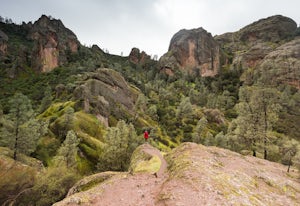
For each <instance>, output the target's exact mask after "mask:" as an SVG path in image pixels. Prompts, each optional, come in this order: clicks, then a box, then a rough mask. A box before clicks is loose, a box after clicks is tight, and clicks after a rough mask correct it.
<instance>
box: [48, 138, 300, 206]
mask: <svg viewBox="0 0 300 206" xmlns="http://www.w3.org/2000/svg"><path fill="white" fill-rule="evenodd" d="M135 153H136V154H134V155H135V156H136V158H133V161H132V164H131V169H130V172H128V173H126V172H124V173H114V174H112V173H107V172H106V173H102V175H98V176H99V177H100V180H101V181H99V183H98V184H90V185H92V186H91V187H87V189H86V190H81V191H79V192H77V193H74V192H72V193H70V194H69V196H68V197H66V198H65V199H64V200H63V201H61V202H59V203H56V204H54V205H55V206H61V205H103V206H104V205H107V206H108V205H110V206H111V205H112V206H117V205H118V206H120V205H124V206H125V205H126V206H127V205H158V206H160V205H161V206H163V205H170V206H174V205H191V206H192V205H298V204H300V183H299V181H298V180H297V178H298V176H297V175H298V174H297V173H296V172H295V171H292V172H291V173H286V167H285V166H283V165H281V164H278V163H274V162H269V161H266V160H262V159H258V158H255V157H250V156H242V155H240V154H237V153H234V152H231V151H229V150H225V149H220V148H216V147H205V146H202V145H197V144H195V143H184V144H182V145H180V146H179V147H177V148H176V149H173V150H172V151H171V152H169V153H167V154H165V155H164V156H161V154H159V151H158V150H157V149H155V148H153V147H152V146H150V145H146V144H144V145H142V146H140V147H139V148H137V150H136V152H135ZM156 157H158V159H156ZM154 159H156V160H157V161H154ZM165 160H166V164H165V163H163V162H164V161H165ZM157 163H160V164H157ZM142 165H144V166H142ZM151 165H152V166H151ZM157 165H160V166H159V167H157ZM141 167H144V168H145V170H141ZM137 168H140V169H139V171H140V172H134V171H135V170H136V169H137ZM147 168H148V169H147ZM149 168H150V169H149ZM154 171H161V174H160V175H156V173H154V174H153V172H154ZM109 175H111V176H109ZM103 176H105V177H108V178H103ZM87 178H89V177H87ZM92 179H93V180H95V178H92ZM85 184H88V182H85Z"/></svg>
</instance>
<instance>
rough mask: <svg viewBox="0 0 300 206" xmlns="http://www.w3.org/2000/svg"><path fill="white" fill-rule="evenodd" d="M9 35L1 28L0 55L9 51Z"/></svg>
mask: <svg viewBox="0 0 300 206" xmlns="http://www.w3.org/2000/svg"><path fill="white" fill-rule="evenodd" d="M7 41H8V36H7V35H6V34H5V33H4V32H3V31H1V30H0V56H3V55H5V54H6V52H7Z"/></svg>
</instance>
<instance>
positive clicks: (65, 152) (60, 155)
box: [54, 130, 80, 168]
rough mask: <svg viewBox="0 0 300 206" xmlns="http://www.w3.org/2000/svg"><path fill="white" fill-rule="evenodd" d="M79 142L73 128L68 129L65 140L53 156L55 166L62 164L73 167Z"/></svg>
mask: <svg viewBox="0 0 300 206" xmlns="http://www.w3.org/2000/svg"><path fill="white" fill-rule="evenodd" d="M79 142H80V140H79V139H78V137H77V135H76V134H75V132H74V131H73V130H70V131H68V133H67V136H66V139H65V141H64V142H63V144H62V145H61V147H60V148H59V149H58V152H57V155H56V156H55V158H54V164H55V165H57V166H59V165H62V164H64V165H65V166H66V167H68V168H70V167H73V166H74V165H75V164H76V155H77V152H78V145H79Z"/></svg>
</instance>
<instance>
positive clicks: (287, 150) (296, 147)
mask: <svg viewBox="0 0 300 206" xmlns="http://www.w3.org/2000/svg"><path fill="white" fill-rule="evenodd" d="M281 152H282V155H283V158H282V162H283V163H284V164H287V165H288V169H287V172H289V171H290V167H291V165H292V163H293V158H294V157H297V158H295V162H296V165H297V166H299V165H298V164H299V162H298V161H299V159H298V158H299V153H300V144H299V142H298V141H296V140H294V139H291V140H288V141H286V142H285V143H284V145H283V146H282V148H281ZM297 155H298V156H297Z"/></svg>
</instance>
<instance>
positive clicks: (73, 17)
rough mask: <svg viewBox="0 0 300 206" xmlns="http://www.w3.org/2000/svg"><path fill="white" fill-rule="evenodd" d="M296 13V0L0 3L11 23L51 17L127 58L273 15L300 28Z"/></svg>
mask: <svg viewBox="0 0 300 206" xmlns="http://www.w3.org/2000/svg"><path fill="white" fill-rule="evenodd" d="M299 9H300V0H0V15H1V16H2V17H8V18H11V19H12V20H13V21H14V22H15V23H21V22H22V21H24V22H26V23H27V22H29V21H32V22H34V21H36V20H37V19H38V18H39V17H40V16H41V15H42V14H45V15H50V16H52V17H54V18H56V19H60V20H62V22H63V23H64V25H65V26H66V27H67V28H69V29H71V30H72V31H73V32H74V33H75V34H76V35H77V38H78V39H79V41H80V42H81V43H82V44H85V45H87V46H91V45H92V44H97V45H98V46H99V47H100V48H102V49H107V50H108V51H109V53H112V54H117V55H120V54H121V53H123V55H125V56H127V55H128V54H129V52H130V50H131V48H133V47H137V48H139V49H140V50H144V51H145V52H146V53H147V54H149V55H155V54H157V55H158V56H161V55H163V54H164V53H165V52H167V50H168V46H169V42H170V40H171V38H172V36H173V35H174V34H175V33H176V32H177V31H179V30H180V29H192V28H198V27H203V28H204V29H205V30H207V31H208V32H210V33H211V34H212V35H213V36H214V35H217V34H223V33H225V32H233V31H237V30H239V29H241V28H242V27H244V26H246V25H248V24H250V23H252V22H254V21H257V20H259V19H261V18H266V17H269V16H272V15H276V14H281V15H284V16H287V17H290V18H292V19H293V20H294V21H296V23H297V24H298V26H299V23H300V10H299Z"/></svg>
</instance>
